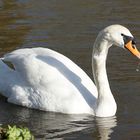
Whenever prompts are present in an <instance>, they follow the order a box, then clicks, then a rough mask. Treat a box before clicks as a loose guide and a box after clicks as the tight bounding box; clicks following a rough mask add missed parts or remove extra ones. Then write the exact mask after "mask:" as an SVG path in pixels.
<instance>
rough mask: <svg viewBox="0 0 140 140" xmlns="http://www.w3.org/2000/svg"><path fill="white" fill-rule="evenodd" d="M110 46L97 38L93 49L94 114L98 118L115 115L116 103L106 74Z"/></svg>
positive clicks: (105, 41)
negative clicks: (95, 99)
mask: <svg viewBox="0 0 140 140" xmlns="http://www.w3.org/2000/svg"><path fill="white" fill-rule="evenodd" d="M99 40H100V41H99ZM111 45H112V44H111V43H109V42H108V41H107V40H105V39H99V38H97V39H96V41H95V44H94V47H93V56H92V69H93V76H94V80H95V84H96V86H97V90H98V99H97V107H96V109H95V114H96V116H99V117H108V116H113V115H115V113H116V103H115V100H114V97H113V95H112V93H111V90H110V86H109V83H108V77H107V73H106V58H107V54H108V49H109V48H110V46H111Z"/></svg>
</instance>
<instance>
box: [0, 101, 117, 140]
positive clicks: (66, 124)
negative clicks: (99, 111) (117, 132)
mask: <svg viewBox="0 0 140 140" xmlns="http://www.w3.org/2000/svg"><path fill="white" fill-rule="evenodd" d="M0 110H1V111H0V123H1V124H17V125H22V126H26V127H29V129H30V130H31V131H32V132H33V134H34V135H35V138H37V139H57V138H62V139H63V138H68V137H69V136H70V137H73V138H72V139H77V138H79V139H81V138H83V137H84V138H86V139H99V137H100V139H101V140H108V139H109V138H110V135H111V133H112V132H113V128H114V127H115V126H116V125H117V120H116V117H111V118H97V117H93V116H89V115H64V114H58V113H49V112H43V111H38V110H31V109H27V108H23V107H19V106H16V105H13V104H9V103H5V102H3V101H1V106H0ZM7 110H8V111H7ZM94 132H95V133H94Z"/></svg>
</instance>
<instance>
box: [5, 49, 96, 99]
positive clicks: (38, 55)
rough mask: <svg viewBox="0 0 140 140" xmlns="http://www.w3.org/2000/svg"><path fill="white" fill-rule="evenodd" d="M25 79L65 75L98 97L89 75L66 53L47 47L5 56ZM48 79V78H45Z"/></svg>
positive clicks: (15, 52)
mask: <svg viewBox="0 0 140 140" xmlns="http://www.w3.org/2000/svg"><path fill="white" fill-rule="evenodd" d="M4 60H5V61H10V62H11V63H12V64H13V65H14V67H15V69H16V70H17V71H18V72H20V74H22V76H23V77H26V78H25V79H34V80H33V81H32V82H39V81H42V80H41V79H44V80H43V81H44V82H45V83H44V84H46V81H49V80H50V79H51V80H52V79H56V78H58V80H59V77H60V76H63V77H64V78H66V79H67V80H69V81H70V82H71V83H78V81H79V83H81V84H83V85H84V86H85V87H87V88H88V89H89V90H90V92H91V93H93V94H94V96H95V97H97V90H96V87H95V85H94V83H93V82H92V80H91V79H90V78H89V76H88V75H87V74H86V73H85V72H84V71H83V70H82V69H81V68H80V67H79V66H77V65H76V64H75V63H74V62H72V61H71V60H70V59H69V58H67V57H65V56H64V55H62V54H60V53H57V52H55V51H53V50H50V49H46V48H32V49H19V50H16V51H13V52H11V53H9V54H7V55H5V57H4ZM45 79H46V80H45Z"/></svg>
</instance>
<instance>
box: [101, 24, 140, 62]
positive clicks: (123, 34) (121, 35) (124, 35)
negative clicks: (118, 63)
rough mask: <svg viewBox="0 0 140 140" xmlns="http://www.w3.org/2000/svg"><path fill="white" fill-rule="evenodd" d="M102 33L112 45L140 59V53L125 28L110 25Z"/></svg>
mask: <svg viewBox="0 0 140 140" xmlns="http://www.w3.org/2000/svg"><path fill="white" fill-rule="evenodd" d="M102 33H103V36H104V37H105V39H107V40H108V41H109V42H110V43H111V44H112V45H116V46H119V47H122V48H126V49H127V50H129V51H130V52H131V53H132V54H133V55H135V56H137V57H138V58H139V59H140V52H139V51H138V50H137V48H136V42H135V40H134V37H133V35H132V34H131V33H130V31H129V30H128V29H127V28H125V27H124V26H121V25H111V26H108V27H106V28H105V29H104V30H103V31H102Z"/></svg>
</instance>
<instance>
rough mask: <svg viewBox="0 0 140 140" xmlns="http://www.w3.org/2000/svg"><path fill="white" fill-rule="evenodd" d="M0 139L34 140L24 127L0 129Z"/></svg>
mask: <svg viewBox="0 0 140 140" xmlns="http://www.w3.org/2000/svg"><path fill="white" fill-rule="evenodd" d="M0 138H1V139H3V140H34V136H33V135H32V134H31V132H30V131H29V129H28V128H26V127H17V126H15V125H14V126H10V125H8V127H6V128H2V127H0Z"/></svg>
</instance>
